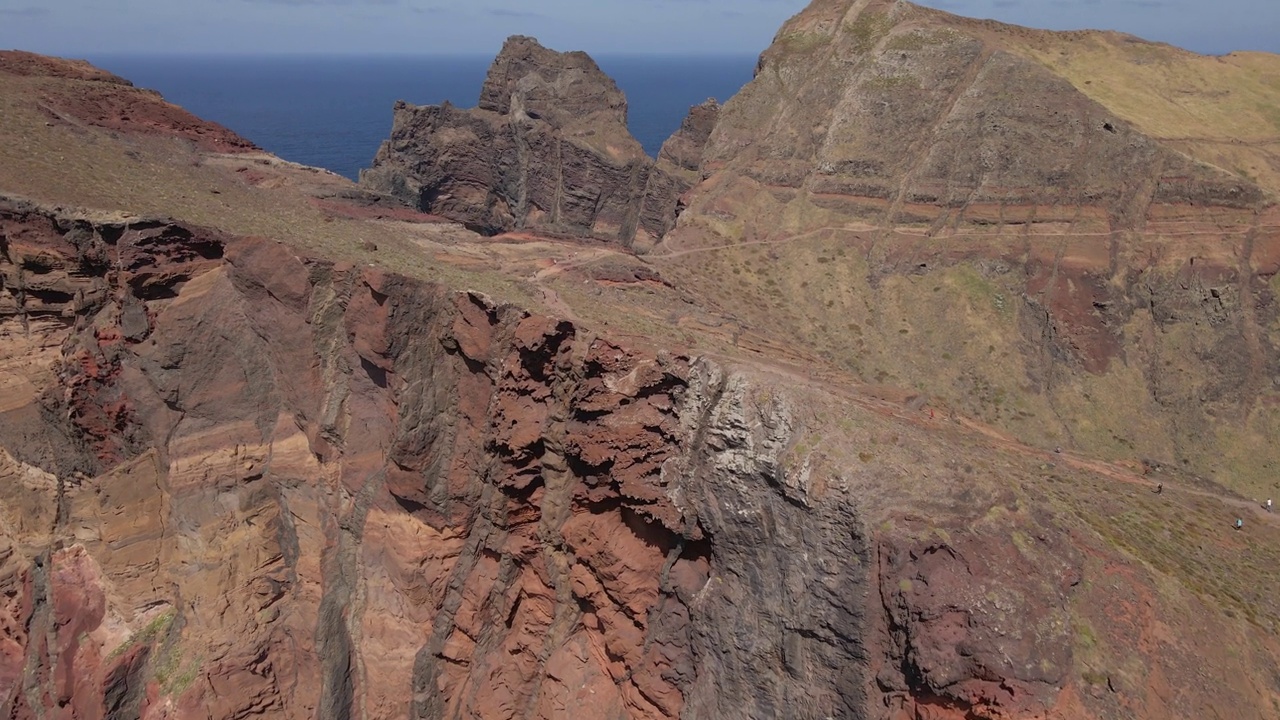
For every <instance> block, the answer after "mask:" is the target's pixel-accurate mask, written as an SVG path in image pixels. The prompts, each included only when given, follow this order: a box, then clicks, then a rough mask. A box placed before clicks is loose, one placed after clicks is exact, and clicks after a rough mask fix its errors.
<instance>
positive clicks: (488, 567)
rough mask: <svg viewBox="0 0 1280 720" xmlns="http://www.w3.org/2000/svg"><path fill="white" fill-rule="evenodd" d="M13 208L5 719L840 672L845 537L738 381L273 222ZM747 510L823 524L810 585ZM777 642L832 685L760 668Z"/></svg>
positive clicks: (621, 710)
mask: <svg viewBox="0 0 1280 720" xmlns="http://www.w3.org/2000/svg"><path fill="white" fill-rule="evenodd" d="M0 217H3V218H4V235H3V236H4V237H5V239H6V242H5V246H4V251H5V252H4V256H3V257H4V258H5V264H4V265H3V268H4V270H5V274H4V277H5V286H4V288H5V290H6V291H7V292H6V297H8V298H9V307H8V309H7V310H6V311H5V315H4V318H5V319H4V332H5V336H6V338H7V341H6V348H7V349H9V352H8V353H7V355H6V357H5V358H4V363H5V364H4V366H3V371H4V372H3V375H0V377H3V378H4V379H5V381H6V387H14V388H15V389H14V390H13V391H11V392H7V393H6V396H5V397H6V404H5V407H4V408H3V410H4V420H5V422H4V423H3V430H2V431H0V436H2V437H0V446H3V447H4V448H6V449H8V450H9V451H10V452H11V453H12V455H5V456H3V460H4V462H5V465H4V470H5V473H6V482H5V483H4V484H3V493H4V499H5V502H4V508H5V510H4V512H3V516H2V519H3V521H4V529H5V539H6V542H8V543H10V544H9V545H7V546H6V552H5V554H4V555H3V559H4V570H3V574H2V575H0V577H3V578H4V580H3V587H4V589H5V593H6V594H5V597H6V598H7V603H8V604H7V605H6V606H5V607H4V615H0V619H3V624H0V628H3V629H4V633H5V634H4V636H3V642H4V646H3V647H4V650H5V652H4V654H3V656H0V657H3V660H4V665H3V666H2V667H0V670H2V671H0V679H3V682H2V683H0V703H3V705H0V707H3V708H4V710H5V715H6V716H14V717H34V716H39V715H40V714H41V713H43V712H45V711H46V710H47V709H49V708H52V707H54V706H60V707H64V708H70V709H69V710H67V713H68V714H66V715H65V716H66V717H76V718H86V717H103V716H104V715H105V716H109V717H128V716H131V715H132V716H134V717H137V716H138V714H139V713H141V714H142V715H143V716H145V717H170V716H172V717H185V716H187V715H188V714H190V713H192V712H195V711H197V710H199V712H200V713H201V714H202V715H203V714H204V713H206V712H207V713H209V714H211V715H212V716H214V717H245V716H248V715H253V714H261V713H269V714H275V715H282V716H289V717H295V716H296V717H303V716H308V717H309V716H315V715H319V716H322V717H350V716H352V715H353V714H367V715H369V716H373V717H388V716H395V715H403V714H404V713H405V712H406V711H407V712H408V713H409V714H410V715H412V716H414V717H423V718H428V717H430V718H439V717H455V716H460V715H461V716H468V717H471V716H475V717H509V716H512V715H514V714H518V715H520V716H532V717H546V718H559V717H567V716H577V715H580V714H582V713H588V712H589V713H591V714H592V715H593V716H596V717H608V718H633V717H653V718H659V717H678V716H681V715H682V713H683V714H686V715H687V714H690V713H702V714H706V713H710V714H712V715H721V714H723V712H726V710H725V708H724V707H723V704H724V703H725V701H726V699H727V698H726V696H725V695H724V694H723V693H724V692H725V689H726V688H733V687H738V688H739V692H740V693H744V694H746V693H748V692H749V693H750V698H749V699H743V698H736V697H735V699H734V700H733V708H734V709H735V711H737V710H742V709H746V710H747V711H748V712H749V713H750V714H751V715H753V716H760V717H764V716H769V715H772V714H773V713H774V712H775V711H776V709H777V708H780V707H787V706H789V705H791V704H793V703H795V702H797V701H799V699H800V698H804V702H806V703H808V704H809V705H811V706H813V707H815V708H818V707H822V708H828V709H830V708H834V707H845V706H856V705H857V704H858V703H860V702H861V701H862V693H863V692H864V688H863V685H864V678H863V677H862V675H861V673H862V672H863V671H862V670H860V669H859V666H858V665H857V662H856V661H857V659H858V658H859V657H861V651H860V649H859V640H858V638H859V637H860V627H861V623H862V618H861V614H862V611H861V609H860V608H859V606H858V605H857V604H856V603H855V604H850V603H848V602H847V599H849V598H858V597H862V596H864V595H865V594H866V592H867V583H868V578H867V575H866V567H867V561H866V559H867V558H868V553H869V549H868V547H867V543H866V539H865V538H864V537H863V536H862V534H861V531H860V530H859V529H858V523H857V521H856V514H855V513H854V511H853V509H852V508H844V509H832V510H828V511H824V512H822V513H816V514H813V515H812V516H810V515H809V514H808V513H806V512H804V511H803V507H802V506H799V505H795V504H793V501H792V500H791V499H790V498H788V497H787V496H786V494H785V493H782V492H779V491H778V490H777V488H776V484H777V483H778V482H779V481H780V480H781V479H783V478H785V476H786V475H785V473H784V472H783V470H782V469H781V468H780V465H779V461H780V456H781V454H782V452H783V451H784V449H785V448H786V446H787V444H788V443H789V442H790V439H791V433H792V432H793V428H792V426H791V421H790V420H789V419H788V414H787V410H786V408H785V406H783V405H781V404H779V403H776V402H769V403H765V404H763V405H757V404H753V403H746V402H744V394H746V393H747V392H748V390H747V387H746V386H745V385H744V383H743V381H742V379H741V378H738V377H735V376H733V375H731V374H727V373H726V372H725V371H724V370H723V369H721V368H718V367H717V366H715V365H713V364H710V363H707V362H705V361H694V360H691V359H690V358H687V357H682V356H679V355H672V354H668V353H663V352H658V353H654V352H652V351H646V350H643V349H637V348H627V347H623V346H619V345H616V344H614V343H612V342H609V341H607V340H605V339H600V338H596V339H592V338H589V337H579V336H578V330H577V329H576V328H575V327H574V326H573V325H571V324H569V323H567V322H564V321H557V320H554V319H551V318H547V317H541V316H534V315H530V314H529V313H527V312H523V311H521V310H519V309H517V308H513V307H508V306H500V305H496V304H494V303H492V302H491V301H489V300H488V299H487V298H485V297H483V296H480V295H476V294H474V293H454V292H450V291H447V290H445V289H444V288H440V287H433V286H429V285H423V284H421V283H417V282H411V281H407V280H406V279H404V278H399V277H396V276H393V275H388V274H385V273H382V272H379V271H372V270H362V269H357V268H353V267H350V266H341V265H333V264H332V263H324V262H319V263H317V262H312V261H305V260H303V259H300V258H297V257H295V256H294V255H293V254H291V253H290V252H289V251H288V250H286V249H285V248H283V247H281V246H280V245H277V244H275V243H271V242H266V241H259V240H240V239H231V238H226V237H223V236H220V235H218V234H216V233H208V232H205V231H199V230H192V229H187V228H184V227H181V226H178V225H174V224H170V223H163V222H134V223H130V224H127V225H125V224H117V223H108V224H101V223H92V222H89V221H87V220H75V219H68V218H58V217H50V216H48V215H45V214H42V213H39V212H36V211H34V210H33V209H31V208H29V207H26V206H21V205H18V206H9V207H6V208H5V209H4V211H3V215H2V216H0ZM11 341H12V342H11ZM14 342H19V343H21V346H16V345H14V344H13V343H14ZM726 503H727V504H726ZM729 509H732V512H726V511H727V510H729ZM762 516H768V517H770V518H771V520H770V522H777V521H780V520H781V519H783V518H786V519H787V521H786V522H787V524H788V526H789V527H790V528H791V529H790V530H789V531H788V532H801V528H800V527H799V526H796V525H794V523H795V522H799V523H801V524H803V525H806V526H808V525H812V527H811V529H810V530H808V531H804V532H806V533H808V534H811V535H812V534H815V533H816V534H817V535H822V536H827V535H830V537H829V538H828V539H827V540H824V541H822V542H821V543H820V544H821V548H820V549H818V548H815V549H813V550H812V551H807V550H806V551H805V552H815V553H818V554H817V555H814V556H813V557H814V560H815V562H816V561H818V560H819V559H820V558H825V559H822V560H821V562H822V563H823V565H824V566H825V567H829V568H830V569H831V572H830V573H829V574H825V575H824V579H823V583H824V586H825V587H827V593H828V594H826V595H824V596H820V597H814V598H807V599H806V600H805V602H803V603H800V604H795V603H792V602H786V601H785V599H784V597H782V596H779V595H778V593H780V592H783V593H785V592H788V589H787V588H788V587H789V588H790V590H789V591H790V592H799V591H800V590H801V589H802V588H803V587H804V586H805V585H806V584H807V582H806V580H805V579H804V577H805V572H802V571H799V570H797V569H795V568H793V567H792V566H791V563H790V562H789V561H788V560H787V558H788V556H789V555H790V554H791V553H793V552H799V551H800V548H799V547H790V548H789V547H788V543H782V544H773V543H768V542H766V535H763V534H762V528H761V527H760V526H759V518H760V517H762ZM713 543H723V544H724V547H723V549H721V550H716V549H715V548H714V547H713ZM851 558H853V559H855V561H854V562H853V563H852V564H850V562H849V560H850V559H851ZM858 558H861V560H856V559H858ZM713 563H714V566H713ZM713 567H714V574H715V576H716V579H715V584H714V586H712V585H711V582H712V579H713ZM797 573H798V574H797ZM782 576H794V579H793V580H792V581H790V584H789V585H788V584H784V583H780V582H779V580H780V579H781V577H782ZM746 621H750V622H751V623H752V624H754V625H756V626H758V627H757V629H756V630H754V631H751V632H750V633H748V634H742V631H741V630H740V629H739V628H741V627H742V625H741V623H743V622H746ZM787 638H791V639H789V640H787V642H788V643H789V645H788V646H789V647H790V648H791V649H790V651H789V652H790V653H791V654H792V660H791V662H792V664H793V666H794V665H795V664H796V663H798V662H800V661H799V660H798V659H797V658H798V657H800V656H799V655H797V653H804V656H805V657H807V658H809V659H808V660H806V661H805V662H806V663H813V664H814V665H815V667H823V668H826V669H827V670H825V671H823V672H828V673H832V677H833V678H839V679H840V684H839V685H826V684H823V686H822V687H821V688H815V687H814V685H813V682H814V681H813V679H811V678H808V677H807V675H808V673H807V672H806V673H803V674H798V675H797V674H796V673H782V674H777V673H776V670H777V666H776V663H777V657H776V652H777V648H778V647H780V645H779V643H781V642H783V641H784V639H787ZM815 672H817V671H816V670H815ZM761 673H765V675H764V676H763V677H766V678H768V679H767V680H765V681H761V680H760V677H761ZM823 683H826V681H823ZM686 708H687V709H686ZM698 708H700V709H698ZM751 708H755V709H754V710H752V709H751ZM828 711H829V710H828Z"/></svg>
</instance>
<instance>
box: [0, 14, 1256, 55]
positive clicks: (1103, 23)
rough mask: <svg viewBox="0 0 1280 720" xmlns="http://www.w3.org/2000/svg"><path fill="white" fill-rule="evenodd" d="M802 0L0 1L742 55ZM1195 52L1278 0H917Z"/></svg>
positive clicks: (20, 34)
mask: <svg viewBox="0 0 1280 720" xmlns="http://www.w3.org/2000/svg"><path fill="white" fill-rule="evenodd" d="M806 4H807V0H539V1H538V2H536V3H534V2H514V1H511V0H0V49H3V48H19V49H23V50H32V51H35V52H41V53H48V54H54V55H65V56H73V57H91V56H99V55H104V54H270V53H292V54H297V53H307V54H350V55H357V54H413V55H428V54H476V55H493V54H494V53H496V52H497V50H498V48H499V47H500V46H501V44H502V40H503V38H505V37H506V36H508V35H512V34H523V35H533V36H534V37H537V38H538V39H539V40H540V41H541V42H542V43H543V44H544V45H547V46H548V47H552V48H555V49H557V50H586V51H587V52H590V53H593V54H598V55H599V54H649V53H662V54H744V55H746V54H751V55H754V54H756V53H759V52H760V51H761V50H763V49H764V48H765V47H767V46H768V44H769V41H770V40H771V39H772V38H773V35H774V33H775V32H776V31H777V29H778V27H779V26H780V25H781V24H782V22H783V21H784V20H786V18H788V17H790V16H791V15H794V14H795V13H797V12H799V11H800V10H802V9H803V8H804V6H805V5H806ZM921 4H924V5H930V6H933V7H938V8H941V9H944V10H948V11H950V12H954V13H958V14H961V15H969V16H973V17H987V18H995V19H997V20H1003V21H1006V22H1012V23H1017V24H1019V25H1029V26H1033V27H1045V28H1052V29H1077V28H1103V29H1110V30H1122V31H1125V32H1130V33H1133V34H1135V35H1139V36H1141V37H1144V38H1147V39H1151V40H1161V41H1165V42H1170V43H1173V44H1175V45H1180V46H1182V47H1186V48H1189V49H1191V50H1195V51H1198V52H1203V53H1215V54H1217V53H1225V52H1229V51H1232V50H1268V51H1271V52H1280V0H923V2H921Z"/></svg>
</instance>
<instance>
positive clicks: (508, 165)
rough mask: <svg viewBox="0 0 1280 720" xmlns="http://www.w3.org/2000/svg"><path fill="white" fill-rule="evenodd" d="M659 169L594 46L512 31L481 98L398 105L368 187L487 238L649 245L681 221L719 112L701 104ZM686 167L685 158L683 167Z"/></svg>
mask: <svg viewBox="0 0 1280 720" xmlns="http://www.w3.org/2000/svg"><path fill="white" fill-rule="evenodd" d="M691 118H692V119H691V120H690V121H689V122H686V127H685V128H683V129H682V130H681V132H680V133H678V138H679V139H676V140H674V142H675V145H673V146H672V151H671V152H672V153H675V155H673V156H672V157H673V158H674V157H676V155H678V159H677V160H675V161H674V162H672V161H670V160H668V161H664V162H659V163H657V164H655V162H654V160H653V159H652V158H649V157H648V156H647V155H645V153H644V150H643V149H642V148H641V147H640V144H639V143H638V142H636V140H635V138H633V137H632V136H631V133H630V132H629V131H628V130H627V102H626V98H625V97H624V96H623V94H622V92H621V91H620V90H618V87H617V85H616V84H615V83H614V82H613V80H611V79H610V78H609V77H608V76H607V75H605V74H604V73H603V72H601V70H600V69H599V67H597V66H596V64H595V62H594V61H592V60H591V58H590V57H588V56H587V55H586V54H585V53H582V52H571V53H558V52H555V51H552V50H548V49H546V48H544V47H542V46H541V45H539V44H538V43H537V41H536V40H534V39H532V38H527V37H519V36H517V37H512V38H509V39H508V40H507V42H506V43H505V44H504V45H503V47H502V51H501V52H500V53H499V55H498V57H497V59H496V60H495V61H494V63H493V65H492V67H490V69H489V73H488V76H487V77H486V79H485V82H484V86H483V88H482V90H481V92H480V102H479V105H478V106H477V107H476V108H475V109H472V110H462V109H459V108H456V107H454V106H452V105H449V104H445V105H441V106H428V107H417V106H413V105H409V104H407V103H404V102H400V103H397V104H396V106H395V119H394V125H393V128H392V133H391V138H390V139H389V140H388V141H386V142H385V143H383V145H382V147H381V148H380V149H379V150H378V154H377V156H376V157H375V158H374V161H373V166H372V167H371V168H369V169H368V170H365V171H364V172H362V173H361V180H360V181H361V184H362V185H364V186H365V187H367V188H369V189H371V190H374V191H378V192H382V193H386V194H390V195H393V196H395V197H398V198H400V199H401V200H403V201H404V202H406V203H408V204H409V205H411V206H412V207H415V208H417V209H418V210H421V211H422V212H427V213H432V214H436V215H442V216H444V217H448V218H450V219H453V220H456V221H458V222H462V223H465V224H466V225H467V226H468V227H471V228H473V229H476V230H478V231H480V232H484V233H490V234H492V233H498V232H504V231H510V230H534V231H539V232H545V233H552V234H569V235H584V236H594V237H600V238H606V239H611V240H615V241H618V242H621V243H623V244H626V245H630V244H632V243H633V242H636V241H637V240H639V241H640V242H641V243H650V244H651V243H652V242H653V241H654V240H655V239H656V238H658V237H660V236H661V235H662V234H663V233H665V232H666V231H667V230H668V229H670V227H671V226H672V225H673V224H674V221H675V212H676V201H677V198H678V197H679V196H680V194H681V193H683V192H684V191H685V190H687V189H688V188H689V187H690V186H691V185H692V182H693V181H694V180H695V178H693V177H690V175H689V173H687V172H682V171H683V170H696V155H697V153H698V151H699V149H700V146H701V143H702V142H704V141H705V138H706V136H707V134H708V129H707V128H708V124H709V123H713V122H714V110H713V109H709V108H707V107H705V106H704V107H703V108H699V109H695V113H694V115H692V116H691ZM679 163H684V165H680V164H679Z"/></svg>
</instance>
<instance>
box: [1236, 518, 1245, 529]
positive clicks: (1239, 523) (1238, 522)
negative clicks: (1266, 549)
mask: <svg viewBox="0 0 1280 720" xmlns="http://www.w3.org/2000/svg"><path fill="white" fill-rule="evenodd" d="M1242 527H1244V520H1242V519H1241V518H1236V529H1237V530H1239V529H1240V528H1242Z"/></svg>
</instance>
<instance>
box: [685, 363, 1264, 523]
mask: <svg viewBox="0 0 1280 720" xmlns="http://www.w3.org/2000/svg"><path fill="white" fill-rule="evenodd" d="M707 357H709V358H712V359H714V360H716V361H718V362H722V363H724V364H728V365H740V366H747V367H755V368H757V369H759V370H763V371H764V372H767V373H770V374H773V375H780V376H783V377H786V378H788V379H790V380H794V381H795V382H796V383H798V384H801V385H807V386H810V387H817V388H820V389H821V390H822V391H823V392H827V393H830V394H833V395H837V396H839V397H841V398H842V399H844V400H847V401H849V402H850V403H852V404H853V405H856V406H858V407H861V408H863V409H865V410H869V411H871V412H875V413H877V414H879V415H882V416H885V417H890V418H893V419H895V420H898V421H900V422H905V423H910V424H912V425H915V426H917V427H922V428H930V427H933V428H937V429H941V427H945V426H946V425H950V426H951V427H953V428H955V429H959V430H961V431H962V432H965V433H967V434H968V435H970V437H975V436H977V437H980V438H981V439H982V440H983V441H985V442H986V443H987V444H988V445H990V446H993V447H996V448H999V449H1001V450H1004V451H1007V452H1010V453H1014V454H1017V455H1022V456H1023V457H1028V458H1033V459H1035V460H1040V461H1043V462H1045V463H1054V464H1064V465H1068V466H1070V467H1072V468H1075V469H1077V470H1084V471H1086V472H1090V473H1093V474H1095V475H1100V476H1102V477H1105V478H1107V479H1109V480H1113V481H1116V482H1121V483H1125V484H1128V485H1134V486H1141V487H1143V488H1146V489H1148V490H1150V491H1152V492H1154V491H1155V488H1156V487H1157V485H1158V484H1162V485H1163V486H1164V488H1163V492H1165V493H1169V492H1173V493H1180V494H1183V495H1190V496H1195V497H1202V498H1207V499H1211V500H1217V501H1219V502H1221V503H1222V504H1223V505H1226V506H1228V507H1231V508H1235V509H1237V510H1240V511H1248V510H1252V517H1253V518H1254V519H1256V520H1261V521H1263V522H1268V523H1271V524H1273V525H1276V524H1280V516H1278V515H1277V514H1276V513H1268V512H1267V511H1266V509H1265V508H1264V507H1262V504H1261V503H1258V502H1256V501H1253V500H1248V499H1245V498H1242V497H1240V496H1238V495H1231V494H1224V493H1215V492H1210V491H1208V490H1199V489H1196V488H1194V487H1190V486H1189V485H1187V484H1186V483H1181V482H1178V481H1176V480H1174V479H1172V478H1170V477H1168V476H1166V475H1157V476H1155V477H1151V476H1145V475H1139V474H1137V473H1135V472H1133V471H1131V470H1129V469H1127V468H1125V467H1123V466H1121V465H1118V464H1116V463H1111V462H1107V461H1105V460H1096V459H1093V458H1088V457H1085V456H1082V455H1079V454H1076V453H1073V452H1069V451H1063V452H1055V451H1053V450H1046V449H1043V448H1038V447H1033V446H1031V445H1027V444H1026V443H1023V442H1022V441H1020V440H1018V439H1017V438H1014V437H1012V436H1011V435H1008V434H1006V433H1004V432H1002V431H1000V430H998V429H996V428H994V427H991V426H990V425H987V424H985V423H982V422H979V421H977V420H975V419H973V418H970V417H966V416H964V415H960V414H957V413H954V412H952V411H947V412H946V413H945V414H944V413H934V414H933V415H932V416H931V414H930V407H929V405H928V404H927V403H925V404H924V405H923V406H922V407H921V408H920V409H918V410H915V409H912V408H911V407H908V406H907V405H906V404H903V403H899V402H894V401H892V400H886V399H883V398H878V397H875V396H873V395H871V394H869V392H868V390H869V386H867V385H863V384H859V383H856V382H853V381H851V380H847V379H844V378H841V379H836V378H833V377H831V376H830V374H829V373H824V372H821V371H819V372H810V371H808V370H806V369H803V368H799V367H797V366H792V365H789V364H786V363H779V362H772V361H768V360H760V359H753V360H744V359H742V358H736V357H728V356H720V355H711V354H708V355H707ZM1240 517H1250V515H1249V514H1246V513H1244V512H1242V513H1241V514H1240Z"/></svg>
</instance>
